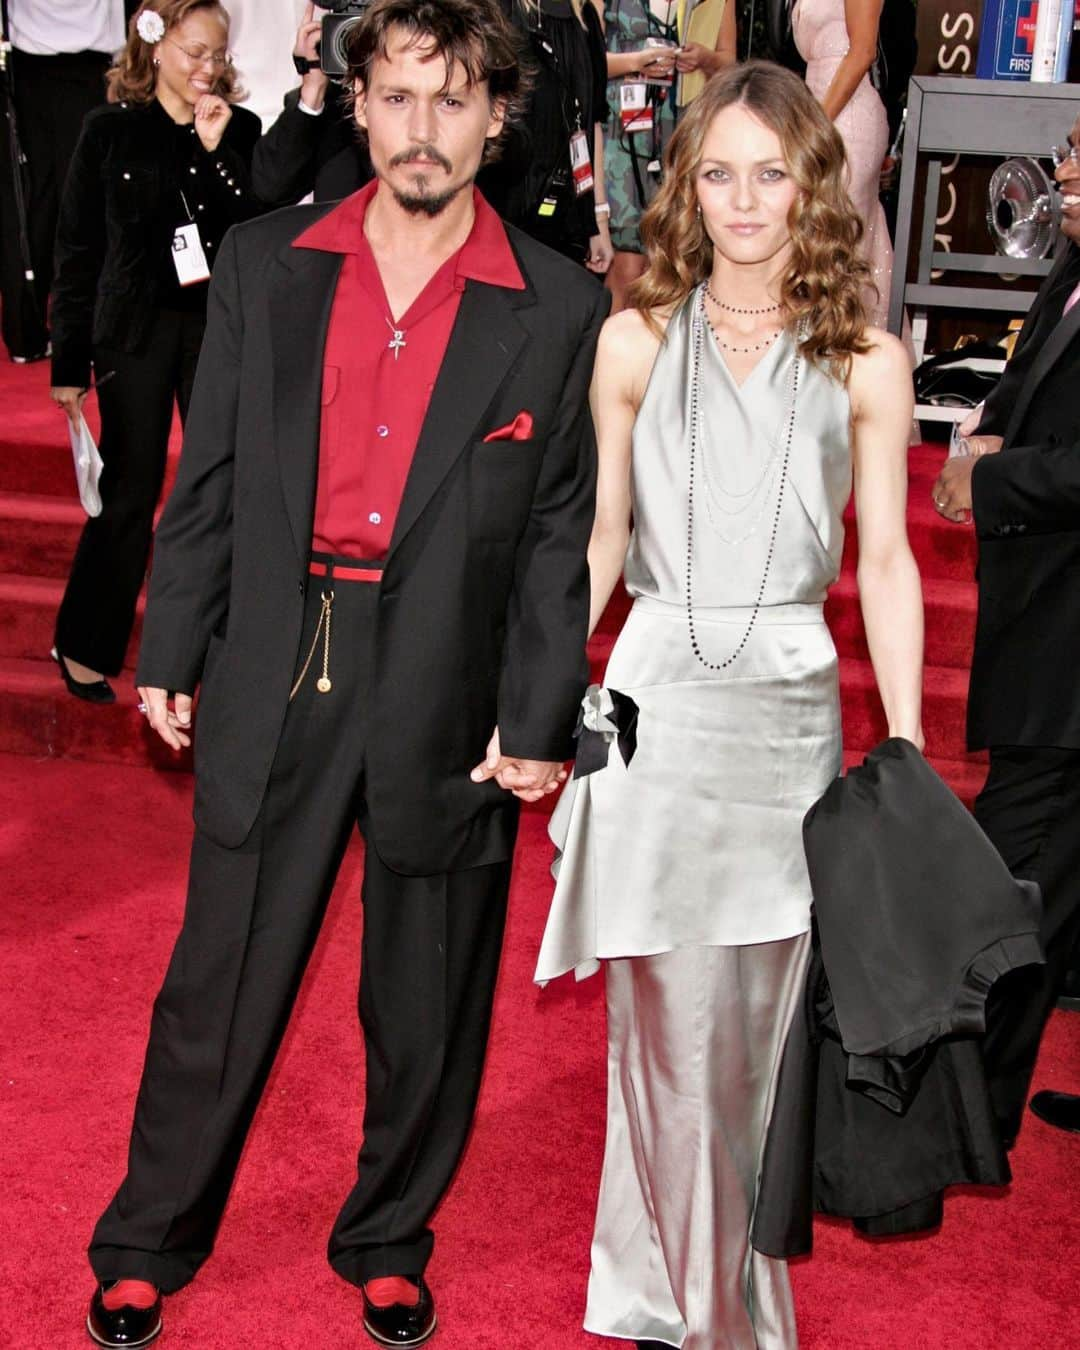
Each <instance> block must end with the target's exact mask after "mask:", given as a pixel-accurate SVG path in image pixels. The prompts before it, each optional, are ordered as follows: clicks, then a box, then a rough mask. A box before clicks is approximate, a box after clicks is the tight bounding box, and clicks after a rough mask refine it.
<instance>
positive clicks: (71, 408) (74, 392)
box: [49, 384, 90, 422]
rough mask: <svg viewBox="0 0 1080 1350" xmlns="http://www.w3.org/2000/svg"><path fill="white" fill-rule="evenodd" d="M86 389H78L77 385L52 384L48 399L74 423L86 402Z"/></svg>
mask: <svg viewBox="0 0 1080 1350" xmlns="http://www.w3.org/2000/svg"><path fill="white" fill-rule="evenodd" d="M89 392H90V391H89V390H88V389H80V388H78V386H77V385H70V384H54V385H53V387H52V388H51V389H50V390H49V397H50V398H51V399H52V401H53V402H54V403H55V404H56V406H57V407H58V408H59V409H60V411H61V412H63V413H65V414H66V415H67V417H68V418H69V419H70V420H71V421H72V422H74V421H76V420H77V419H78V417H79V416H80V415H81V413H82V405H83V404H84V403H85V402H86V395H87V394H88V393H89Z"/></svg>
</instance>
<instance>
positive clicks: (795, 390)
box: [686, 284, 802, 670]
mask: <svg viewBox="0 0 1080 1350" xmlns="http://www.w3.org/2000/svg"><path fill="white" fill-rule="evenodd" d="M707 289H708V286H707V284H706V285H704V286H703V287H702V289H701V290H699V291H698V294H697V297H696V298H695V300H694V302H693V313H692V317H691V332H692V341H693V348H694V364H693V374H692V375H691V380H690V490H689V494H688V499H687V509H686V623H687V627H688V629H689V633H690V646H691V648H692V649H693V652H694V655H695V656H696V657H697V659H698V661H700V662H701V664H702V665H703V666H704V667H705V669H706V670H726V669H727V668H728V666H730V665H731V664H732V663H733V662H734V661H735V660H736V659H737V658H738V657H739V655H740V654H741V652H742V650H743V648H744V647H745V646H746V644H747V642H748V641H749V640H750V634H751V633H752V632H753V631H754V625H755V624H756V623H757V617H758V613H759V611H760V609H761V602H762V600H763V598H764V596H765V586H766V583H767V582H768V580H769V571H770V569H771V568H772V560H773V553H774V552H775V549H776V533H777V530H778V529H779V527H780V509H781V507H782V506H783V503H784V484H785V483H786V482H787V472H788V464H789V462H790V460H791V442H792V437H793V436H794V434H795V405H796V402H797V401H798V397H799V370H800V367H801V366H802V357H801V356H800V355H799V341H800V339H801V336H802V334H801V330H800V332H798V333H796V335H795V359H794V361H793V362H792V367H791V403H790V410H789V412H788V419H787V436H786V437H785V441H784V457H783V460H782V461H781V464H780V475H779V478H780V486H779V488H778V490H777V494H776V511H775V512H774V514H773V523H772V531H771V533H770V535H769V549H768V552H767V553H766V555H765V567H764V569H763V571H762V574H761V585H760V586H759V587H758V593H757V599H756V600H755V601H754V608H753V611H752V612H751V615H750V620H749V622H748V623H747V625H746V630H745V632H744V633H743V635H742V637H741V638H740V639H739V641H738V644H737V645H736V647H735V650H734V651H733V652H732V653H731V655H730V656H728V657H727V658H726V659H725V660H723V661H710V660H708V659H707V657H706V656H705V654H704V653H703V651H702V649H701V643H700V642H699V641H698V636H697V628H696V626H695V624H694V477H695V474H694V470H695V465H696V463H697V443H698V433H699V430H700V424H701V410H700V403H699V397H698V394H699V389H700V386H701V355H702V348H703V346H704V340H705V324H706V323H708V316H707V315H706V313H705V291H706V290H707Z"/></svg>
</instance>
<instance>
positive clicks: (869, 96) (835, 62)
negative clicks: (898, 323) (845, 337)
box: [792, 0, 893, 328]
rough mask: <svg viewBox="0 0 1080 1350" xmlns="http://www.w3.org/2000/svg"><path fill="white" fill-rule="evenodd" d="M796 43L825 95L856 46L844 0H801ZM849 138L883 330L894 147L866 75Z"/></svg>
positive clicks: (841, 120) (842, 124) (875, 308)
mask: <svg viewBox="0 0 1080 1350" xmlns="http://www.w3.org/2000/svg"><path fill="white" fill-rule="evenodd" d="M792 28H793V32H794V35H795V45H796V46H797V47H798V49H799V54H800V55H801V56H802V58H803V60H804V61H805V62H806V83H807V84H808V85H809V87H810V91H811V93H812V94H813V95H814V97H815V98H817V99H822V98H824V96H825V92H826V90H827V89H828V87H829V84H830V83H831V81H832V78H833V76H834V75H835V74H836V70H837V67H838V66H839V65H840V62H841V61H842V60H843V58H844V56H845V55H846V54H847V51H848V48H849V46H850V45H851V44H850V42H849V40H848V31H847V25H846V23H845V21H844V0H797V4H796V5H795V9H794V11H793V13H792ZM836 129H837V131H839V133H840V135H841V136H842V137H843V138H844V147H845V149H846V150H847V158H848V169H849V173H850V178H849V184H848V186H849V190H850V192H851V197H852V200H853V202H854V203H855V209H856V210H857V211H858V213H859V215H860V216H861V217H862V221H863V226H864V228H865V230H866V233H865V235H864V236H863V251H864V253H865V255H866V259H867V261H868V262H869V264H870V268H871V272H872V279H873V282H874V285H875V286H876V287H877V295H874V294H873V292H871V293H870V294H869V295H868V297H867V304H868V312H869V317H870V322H871V323H872V324H874V325H875V326H876V327H878V328H884V327H885V326H886V321H887V318H888V312H889V288H890V286H891V284H892V268H893V250H892V243H891V241H890V239H889V227H888V225H887V223H886V221H885V212H884V209H883V208H882V205H881V201H880V199H879V197H878V180H879V176H880V173H881V163H882V160H883V159H884V158H885V155H886V153H887V152H888V149H889V123H888V118H887V117H886V115H885V105H884V104H883V103H882V101H881V99H880V97H879V96H878V92H877V90H876V89H875V88H874V86H873V85H872V84H871V83H870V77H869V75H864V76H863V77H862V80H861V81H860V82H859V86H858V88H857V89H856V90H855V92H854V94H852V96H851V98H850V99H849V100H848V102H847V104H846V105H845V106H844V108H842V109H841V111H840V114H839V116H838V117H837V119H836Z"/></svg>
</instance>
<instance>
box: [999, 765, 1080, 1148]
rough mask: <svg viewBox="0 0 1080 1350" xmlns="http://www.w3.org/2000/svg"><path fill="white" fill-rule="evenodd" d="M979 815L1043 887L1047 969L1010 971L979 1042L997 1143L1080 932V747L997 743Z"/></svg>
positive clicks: (1011, 1122)
mask: <svg viewBox="0 0 1080 1350" xmlns="http://www.w3.org/2000/svg"><path fill="white" fill-rule="evenodd" d="M975 818H976V820H978V822H979V824H980V825H981V826H982V827H983V829H984V830H985V831H986V833H987V835H988V836H989V837H990V839H991V841H992V842H993V843H994V845H995V847H996V848H997V850H998V852H999V853H1000V854H1001V856H1002V857H1003V858H1004V859H1005V862H1006V864H1007V865H1008V868H1009V870H1010V871H1011V872H1012V873H1013V874H1014V875H1015V876H1017V877H1020V878H1022V879H1024V880H1028V881H1036V882H1038V884H1039V886H1040V888H1041V889H1042V900H1043V918H1042V925H1041V929H1040V937H1041V939H1042V943H1043V948H1044V950H1045V952H1046V965H1045V966H1044V967H1041V968H1039V967H1029V968H1027V969H1025V970H1018V971H1014V972H1013V973H1012V974H1011V975H1007V976H1006V977H1005V978H1004V979H1002V980H999V981H998V983H997V984H996V985H995V986H994V988H993V989H992V990H991V992H990V997H989V999H988V1001H987V1013H986V1019H987V1030H986V1036H985V1039H984V1042H983V1054H984V1059H985V1062H986V1069H987V1078H988V1081H989V1084H990V1094H991V1097H992V1099H993V1103H994V1111H995V1113H996V1114H997V1117H998V1123H999V1124H1000V1126H1001V1133H1002V1138H1003V1139H1005V1140H1006V1141H1007V1142H1011V1141H1012V1140H1014V1139H1015V1138H1016V1136H1017V1133H1018V1132H1019V1129H1020V1124H1021V1121H1022V1119H1023V1113H1024V1103H1025V1101H1026V1100H1027V1093H1028V1088H1029V1086H1030V1084H1031V1075H1032V1072H1033V1070H1034V1068H1035V1060H1036V1057H1037V1055H1038V1053H1039V1041H1040V1040H1041V1038H1042V1033H1043V1028H1044V1027H1045V1026H1046V1021H1047V1018H1048V1017H1049V1015H1050V1011H1051V1009H1052V1008H1053V1006H1054V998H1055V996H1056V993H1057V989H1058V986H1059V984H1060V982H1061V978H1062V975H1063V974H1064V971H1065V968H1066V966H1067V964H1068V961H1069V956H1070V953H1071V952H1072V949H1073V945H1074V943H1075V942H1076V940H1077V935H1078V933H1080V750H1059V749H1054V748H1050V747H1046V748H1043V747H1037V748H1034V749H1032V748H1026V747H1016V746H1002V747H996V748H994V749H991V751H990V772H989V774H988V775H987V779H986V784H985V786H984V787H983V790H982V792H980V793H979V796H978V798H977V799H976V802H975Z"/></svg>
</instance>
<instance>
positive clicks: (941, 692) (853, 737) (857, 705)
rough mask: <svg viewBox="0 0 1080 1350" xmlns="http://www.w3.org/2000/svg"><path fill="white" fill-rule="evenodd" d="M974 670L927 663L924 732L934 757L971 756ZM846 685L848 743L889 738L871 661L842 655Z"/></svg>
mask: <svg viewBox="0 0 1080 1350" xmlns="http://www.w3.org/2000/svg"><path fill="white" fill-rule="evenodd" d="M967 687H968V672H967V671H966V670H957V669H954V668H952V667H948V666H927V667H926V668H925V670H924V672H923V733H924V735H925V736H926V754H927V756H928V757H929V758H931V759H945V760H952V761H960V760H964V759H966V756H967V746H966V744H965V740H964V724H965V717H966V713H967ZM840 689H841V691H842V694H843V699H844V745H845V747H846V748H848V749H851V750H870V749H872V748H873V747H874V746H875V745H877V744H878V742H879V741H882V740H884V738H885V735H886V731H887V727H886V724H885V714H884V713H883V711H882V709H881V700H880V699H879V697H878V692H877V681H876V680H875V679H874V671H873V668H872V667H871V665H870V662H869V661H859V660H856V659H854V658H851V657H842V658H841V660H840Z"/></svg>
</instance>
